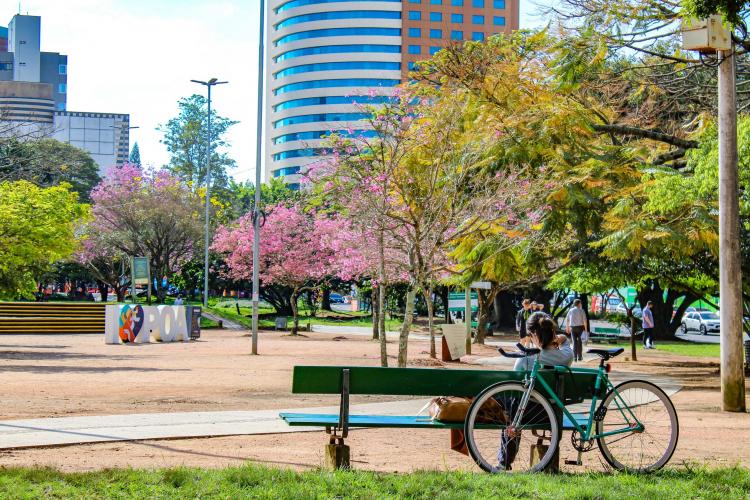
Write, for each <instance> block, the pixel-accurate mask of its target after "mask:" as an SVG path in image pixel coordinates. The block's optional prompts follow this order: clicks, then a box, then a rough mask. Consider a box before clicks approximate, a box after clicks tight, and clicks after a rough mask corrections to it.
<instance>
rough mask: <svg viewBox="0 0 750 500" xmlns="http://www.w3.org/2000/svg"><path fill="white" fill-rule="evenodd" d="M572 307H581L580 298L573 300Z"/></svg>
mask: <svg viewBox="0 0 750 500" xmlns="http://www.w3.org/2000/svg"><path fill="white" fill-rule="evenodd" d="M573 307H581V299H576V300H574V301H573Z"/></svg>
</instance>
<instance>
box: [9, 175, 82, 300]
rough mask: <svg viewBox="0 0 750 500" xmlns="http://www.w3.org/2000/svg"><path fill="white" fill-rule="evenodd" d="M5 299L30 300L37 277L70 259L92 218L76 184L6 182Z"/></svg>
mask: <svg viewBox="0 0 750 500" xmlns="http://www.w3.org/2000/svg"><path fill="white" fill-rule="evenodd" d="M0 213H1V214H3V215H2V217H0V299H17V298H21V297H28V296H30V295H31V294H33V293H34V291H35V290H36V279H37V278H39V277H40V276H41V275H42V274H43V273H45V272H46V271H48V270H49V269H50V266H51V265H52V264H53V263H54V262H56V261H58V260H60V259H65V258H67V257H69V256H70V255H71V254H72V253H73V252H74V251H75V250H76V247H77V244H78V238H77V234H76V228H77V227H78V225H79V224H80V223H81V222H82V221H83V220H84V219H86V217H87V216H88V215H89V207H88V206H87V205H83V204H81V203H79V202H78V195H77V194H76V193H73V192H71V191H70V186H68V185H64V184H63V185H60V186H52V187H48V188H41V187H39V186H36V185H34V184H32V183H31V182H28V181H16V182H0Z"/></svg>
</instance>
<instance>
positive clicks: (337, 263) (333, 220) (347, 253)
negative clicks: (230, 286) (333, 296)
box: [213, 204, 364, 335]
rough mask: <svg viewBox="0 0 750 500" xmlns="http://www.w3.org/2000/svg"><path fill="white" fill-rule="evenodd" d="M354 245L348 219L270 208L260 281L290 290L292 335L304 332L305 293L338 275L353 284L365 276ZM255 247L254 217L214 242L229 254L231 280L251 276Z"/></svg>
mask: <svg viewBox="0 0 750 500" xmlns="http://www.w3.org/2000/svg"><path fill="white" fill-rule="evenodd" d="M350 241H351V231H350V230H349V226H348V223H347V221H345V220H343V219H340V218H337V217H332V216H326V215H324V214H315V213H314V212H306V211H305V210H304V209H303V208H302V207H301V206H300V205H292V206H286V205H284V204H278V205H275V206H273V207H271V208H270V210H269V212H268V215H267V217H266V220H265V224H264V225H263V228H262V229H261V240H260V264H261V267H260V278H261V281H262V284H263V286H264V287H267V286H270V285H277V286H282V287H287V288H289V289H290V290H291V296H290V298H289V306H290V308H291V311H292V317H293V327H292V335H296V334H297V332H298V330H299V311H298V306H297V301H298V298H299V296H300V294H302V293H303V292H305V291H308V290H314V289H317V288H319V287H320V286H321V285H323V284H325V281H326V280H327V279H328V278H330V277H333V276H335V277H338V278H340V279H343V280H350V279H352V278H355V277H357V276H359V275H360V274H361V270H362V268H363V267H364V266H363V259H362V256H361V255H360V254H359V253H358V252H356V251H355V249H354V248H353V246H352V245H351V244H350ZM252 247H253V222H252V216H251V214H248V215H245V216H244V217H242V218H240V219H239V220H238V221H237V223H236V224H234V225H233V226H232V227H221V228H219V230H218V231H217V234H216V237H215V239H214V243H213V249H214V250H215V251H217V252H220V253H222V254H224V255H225V262H226V265H227V267H228V275H229V277H230V278H232V279H236V280H244V279H249V278H250V277H251V276H252V271H253V269H252Z"/></svg>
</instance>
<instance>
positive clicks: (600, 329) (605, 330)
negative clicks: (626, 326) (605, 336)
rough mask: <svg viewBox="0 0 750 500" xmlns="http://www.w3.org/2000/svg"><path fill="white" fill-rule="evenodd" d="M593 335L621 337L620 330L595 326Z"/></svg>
mask: <svg viewBox="0 0 750 500" xmlns="http://www.w3.org/2000/svg"><path fill="white" fill-rule="evenodd" d="M592 333H611V334H615V335H619V334H620V329H619V328H612V327H609V326H595V327H594V331H593V332H592Z"/></svg>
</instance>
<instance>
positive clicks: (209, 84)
mask: <svg viewBox="0 0 750 500" xmlns="http://www.w3.org/2000/svg"><path fill="white" fill-rule="evenodd" d="M190 81H191V82H193V83H197V84H200V85H203V86H205V87H207V88H208V126H207V127H208V131H207V132H208V133H207V136H208V137H207V139H206V234H205V237H206V240H205V242H204V244H205V252H204V261H203V307H204V308H206V307H208V247H209V245H210V244H211V239H210V229H211V226H210V221H211V219H210V217H211V210H210V209H211V156H212V155H213V141H211V87H213V86H214V85H223V84H225V83H228V82H220V81H218V79H216V78H211V79H210V80H209V81H207V82H204V81H201V80H190Z"/></svg>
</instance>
